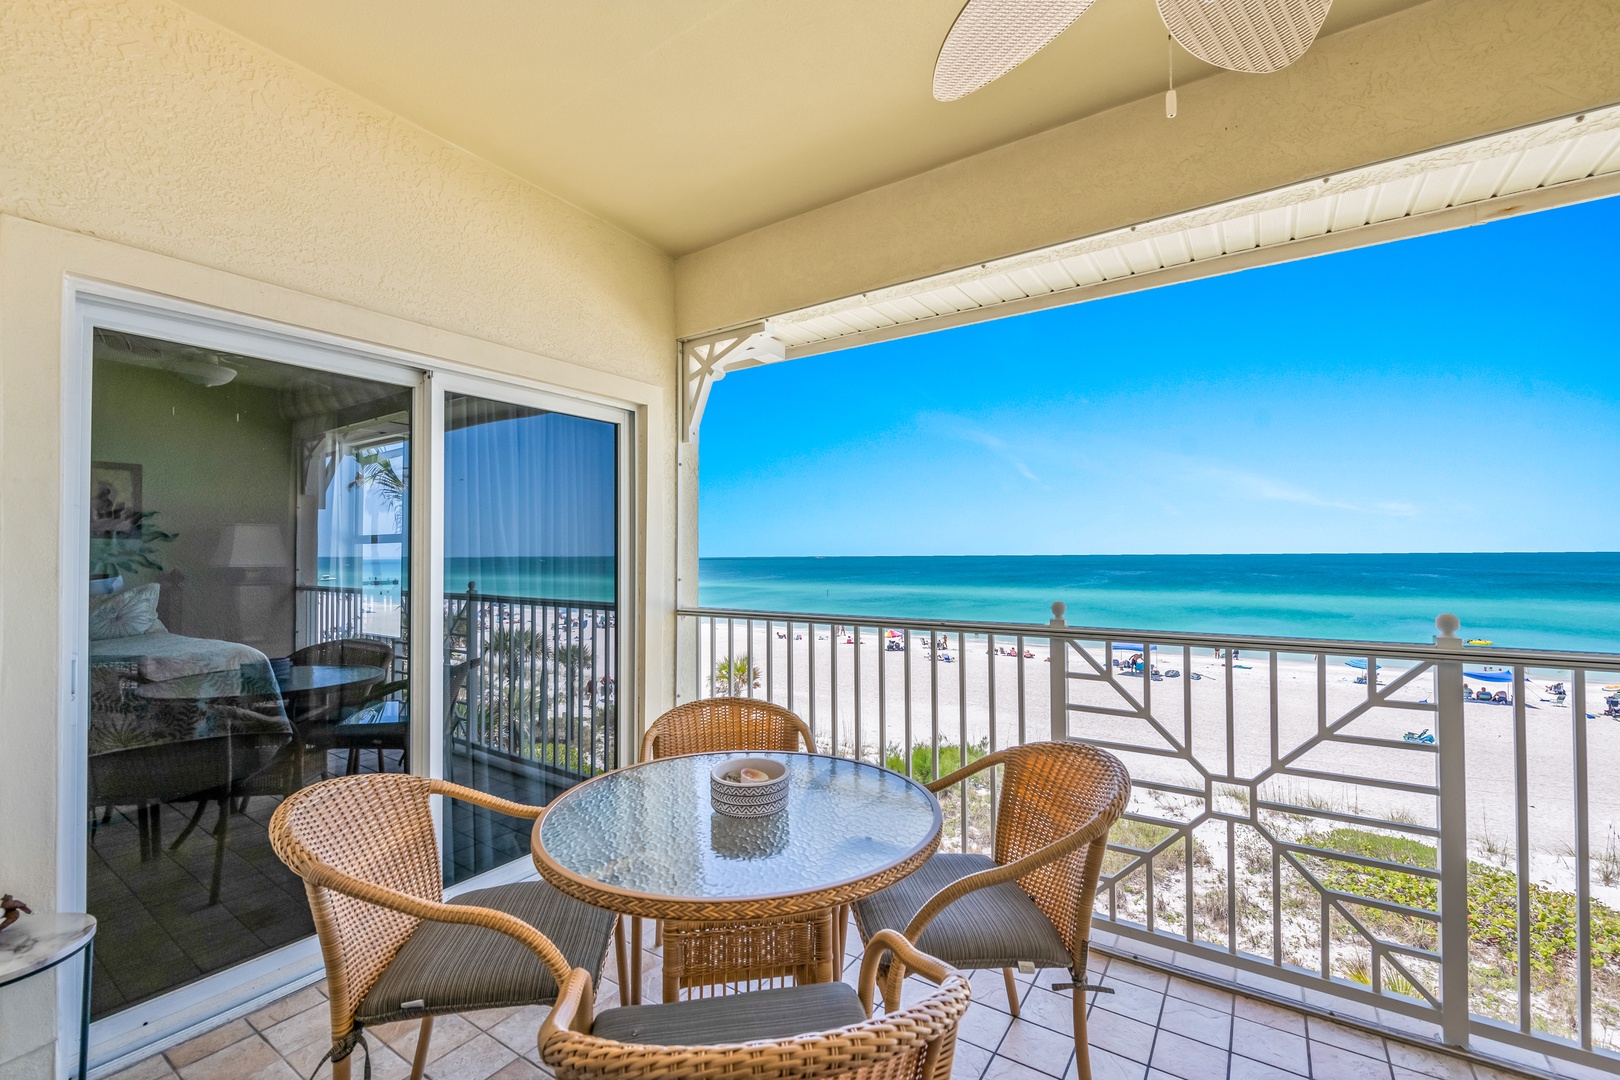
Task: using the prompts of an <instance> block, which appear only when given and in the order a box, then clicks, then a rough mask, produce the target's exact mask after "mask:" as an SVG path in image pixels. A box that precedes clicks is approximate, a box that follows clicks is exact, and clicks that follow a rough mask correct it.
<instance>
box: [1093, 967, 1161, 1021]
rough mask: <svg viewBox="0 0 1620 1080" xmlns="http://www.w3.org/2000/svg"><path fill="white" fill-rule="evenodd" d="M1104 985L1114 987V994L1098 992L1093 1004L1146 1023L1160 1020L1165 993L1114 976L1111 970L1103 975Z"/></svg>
mask: <svg viewBox="0 0 1620 1080" xmlns="http://www.w3.org/2000/svg"><path fill="white" fill-rule="evenodd" d="M1103 985H1104V986H1107V987H1111V988H1112V989H1113V991H1114V992H1113V993H1112V994H1098V995H1096V997H1095V998H1094V999H1093V1002H1092V1004H1093V1005H1094V1006H1095V1007H1096V1008H1099V1009H1107V1010H1108V1011H1109V1012H1116V1013H1120V1014H1121V1015H1123V1016H1129V1017H1132V1018H1134V1019H1137V1020H1140V1021H1142V1022H1143V1023H1146V1024H1156V1023H1158V1022H1159V1010H1160V1009H1161V1008H1163V1007H1164V995H1163V994H1161V993H1159V992H1158V991H1156V990H1149V989H1148V988H1147V987H1145V986H1139V985H1137V984H1136V983H1133V982H1123V981H1120V980H1118V979H1115V978H1114V974H1113V972H1112V971H1110V972H1109V973H1108V974H1107V975H1106V976H1104V977H1103Z"/></svg>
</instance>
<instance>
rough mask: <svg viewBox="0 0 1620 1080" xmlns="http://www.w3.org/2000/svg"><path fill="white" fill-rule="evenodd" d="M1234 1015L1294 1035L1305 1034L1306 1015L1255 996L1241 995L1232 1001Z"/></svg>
mask: <svg viewBox="0 0 1620 1080" xmlns="http://www.w3.org/2000/svg"><path fill="white" fill-rule="evenodd" d="M1232 1015H1233V1016H1239V1017H1242V1018H1243V1019H1245V1020H1253V1021H1254V1022H1255V1023H1257V1024H1265V1025H1266V1026H1267V1027H1274V1028H1276V1029H1278V1030H1279V1031H1286V1032H1289V1033H1290V1034H1293V1035H1304V1034H1305V1017H1303V1016H1301V1015H1300V1014H1299V1013H1297V1012H1291V1011H1289V1010H1288V1009H1284V1008H1282V1007H1281V1006H1278V1005H1272V1004H1271V1003H1270V1002H1265V1001H1256V1000H1255V999H1254V998H1246V997H1243V996H1241V995H1240V996H1239V997H1238V998H1237V999H1236V1000H1235V1001H1233V1002H1232Z"/></svg>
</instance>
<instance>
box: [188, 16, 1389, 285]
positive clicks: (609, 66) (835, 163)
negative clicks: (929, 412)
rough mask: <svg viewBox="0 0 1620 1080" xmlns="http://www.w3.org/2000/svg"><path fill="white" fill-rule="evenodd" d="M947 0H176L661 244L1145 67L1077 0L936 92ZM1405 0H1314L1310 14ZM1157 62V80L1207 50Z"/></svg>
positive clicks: (870, 179) (947, 155) (1003, 136)
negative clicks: (1069, 17) (956, 86)
mask: <svg viewBox="0 0 1620 1080" xmlns="http://www.w3.org/2000/svg"><path fill="white" fill-rule="evenodd" d="M962 2H963V0H456V2H454V3H446V2H444V0H277V2H275V3H265V2H264V0H184V3H185V6H187V7H189V8H191V9H192V10H194V11H196V12H198V13H199V14H201V15H204V16H206V17H208V18H210V19H213V20H215V21H217V22H219V23H221V24H223V25H224V26H226V27H228V28H230V29H232V30H234V31H236V32H237V33H239V34H241V35H242V36H244V37H246V38H249V39H250V40H253V41H255V42H257V43H259V44H260V45H262V46H264V47H266V48H268V49H270V50H272V51H274V52H277V53H279V54H281V55H283V56H285V57H287V58H289V59H291V60H293V61H294V62H296V63H298V64H301V65H303V66H304V67H307V68H309V69H311V70H313V71H315V72H317V73H318V74H320V75H322V76H324V77H326V78H328V79H330V80H332V81H333V82H335V83H337V84H339V85H341V86H344V87H346V88H348V89H350V90H352V91H355V92H356V93H358V94H360V95H361V96H363V97H365V98H368V99H370V100H371V101H373V102H376V103H377V104H378V105H381V106H382V107H384V108H386V109H388V110H389V111H391V112H394V113H397V114H398V115H400V116H403V117H405V118H407V119H409V120H411V121H413V122H415V123H417V124H420V125H421V126H422V127H424V128H426V129H427V130H429V131H431V132H433V133H434V134H436V135H438V136H440V137H441V138H444V139H446V140H448V141H450V142H452V143H455V144H457V145H459V146H461V147H463V148H465V149H466V150H468V151H470V152H471V153H473V154H476V155H478V156H479V157H482V158H484V159H486V160H488V161H490V162H492V163H494V164H496V165H498V166H500V167H502V168H504V169H507V170H509V171H511V172H512V173H515V174H516V175H518V176H521V177H523V178H524V179H526V180H528V181H530V182H532V183H534V184H536V185H538V186H539V187H542V188H544V189H546V190H547V191H550V192H552V193H554V194H556V195H558V196H560V197H562V198H564V199H567V200H569V201H570V202H572V203H574V204H576V205H578V206H580V207H583V208H584V209H586V210H588V211H590V212H592V213H594V214H597V215H599V216H601V217H603V218H605V219H607V220H609V221H612V222H614V223H616V224H618V225H620V226H621V227H623V228H625V229H626V230H628V231H629V232H631V233H634V234H635V235H637V236H640V237H642V238H644V239H646V240H648V241H649V242H651V243H653V244H655V245H657V246H658V247H660V248H662V249H664V250H666V251H669V252H670V253H672V254H683V253H685V252H688V251H693V250H696V249H699V248H703V247H706V246H708V245H710V244H713V243H716V242H718V241H720V240H723V239H726V238H728V237H730V236H734V235H737V234H739V233H742V232H746V231H748V230H750V229H753V228H756V227H758V226H760V225H764V224H767V223H769V222H772V221H776V220H779V219H781V218H785V217H790V216H792V215H794V214H797V213H800V212H802V211H804V210H808V209H811V208H813V207H816V206H820V205H823V204H825V203H829V202H833V201H835V200H837V199H841V198H844V197H846V196H848V195H852V194H854V193H856V192H859V191H863V190H866V189H868V188H871V187H875V186H878V185H880V184H884V183H887V182H889V181H892V180H896V179H899V178H901V177H904V176H910V175H913V174H915V173H918V172H922V171H925V170H927V169H930V168H934V167H936V166H939V165H942V164H945V163H947V162H950V161H952V160H954V159H957V158H960V157H965V156H967V155H969V154H973V153H976V152H978V151H981V150H986V149H989V148H990V147H993V146H997V145H1000V144H1002V143H1006V142H1010V141H1012V140H1015V139H1018V138H1021V137H1023V136H1025V135H1029V134H1032V133H1034V132H1036V131H1040V130H1043V129H1046V128H1049V127H1053V126H1055V125H1057V124H1061V123H1065V122H1067V121H1070V120H1074V119H1078V118H1079V117H1082V116H1085V115H1088V114H1091V113H1094V112H1098V111H1100V110H1103V109H1107V108H1109V107H1111V106H1114V105H1118V104H1121V103H1123V102H1126V101H1132V100H1135V99H1137V98H1141V97H1143V96H1145V95H1148V94H1152V93H1154V92H1156V91H1160V90H1162V89H1163V88H1164V85H1165V74H1166V73H1165V66H1166V60H1167V44H1168V43H1167V40H1166V35H1165V30H1164V25H1163V24H1162V23H1161V22H1160V21H1159V17H1158V15H1157V13H1156V12H1155V11H1154V8H1153V4H1152V2H1151V0H1099V2H1098V3H1097V4H1096V5H1095V6H1094V7H1093V8H1092V9H1091V11H1090V12H1088V13H1087V14H1086V15H1085V16H1084V17H1083V18H1082V19H1081V20H1080V21H1079V22H1077V23H1076V24H1075V25H1074V26H1073V27H1072V28H1071V29H1070V30H1069V32H1068V33H1066V34H1064V35H1063V36H1062V37H1060V38H1059V39H1058V40H1057V41H1056V42H1055V43H1054V44H1053V45H1051V46H1050V47H1048V48H1047V49H1046V50H1045V51H1044V52H1042V53H1040V54H1039V55H1037V56H1036V57H1035V58H1034V59H1033V60H1031V61H1030V62H1029V63H1027V64H1025V65H1024V66H1023V67H1021V68H1019V69H1018V70H1016V71H1014V72H1013V73H1012V74H1011V75H1009V76H1007V77H1006V78H1004V79H1002V80H1001V81H1000V82H997V83H995V84H993V85H991V86H990V87H988V88H986V89H985V90H982V91H980V92H979V93H977V94H974V95H973V96H972V97H969V98H967V99H965V100H963V101H959V102H955V103H952V104H948V105H945V104H940V103H939V102H937V101H935V100H934V99H933V97H932V96H931V93H930V85H931V73H932V70H933V62H934V57H935V54H936V53H937V51H938V49H939V44H940V41H941V40H942V39H943V38H944V35H945V32H946V31H947V30H948V29H949V28H950V25H951V21H952V20H953V19H954V18H955V16H956V13H957V11H958V10H959V9H960V7H961V5H962ZM1418 2H1419V0H1336V3H1335V4H1334V5H1333V9H1332V11H1331V13H1330V14H1329V17H1328V24H1327V26H1326V28H1325V29H1324V33H1332V32H1334V31H1337V30H1341V29H1344V28H1345V27H1348V26H1352V25H1355V24H1356V23H1359V22H1363V21H1365V20H1367V19H1370V18H1376V17H1378V16H1381V15H1385V14H1388V13H1390V12H1392V11H1396V10H1398V9H1401V8H1405V7H1411V6H1414V5H1415V4H1416V3H1418ZM1175 64H1176V71H1177V82H1178V84H1179V83H1181V82H1184V81H1190V80H1192V79H1195V78H1196V77H1197V76H1199V75H1201V74H1205V73H1207V72H1208V71H1209V69H1208V68H1205V67H1203V66H1202V65H1200V64H1199V63H1197V62H1196V61H1194V60H1193V59H1192V58H1191V57H1190V56H1188V55H1187V54H1186V53H1185V52H1182V51H1181V50H1180V49H1177V50H1176V60H1175ZM1252 77H1253V78H1265V76H1252ZM1180 108H1181V111H1182V113H1183V114H1185V113H1186V112H1188V111H1190V110H1194V109H1197V108H1198V95H1197V90H1196V88H1191V89H1189V90H1188V91H1186V92H1184V93H1182V95H1181V104H1180Z"/></svg>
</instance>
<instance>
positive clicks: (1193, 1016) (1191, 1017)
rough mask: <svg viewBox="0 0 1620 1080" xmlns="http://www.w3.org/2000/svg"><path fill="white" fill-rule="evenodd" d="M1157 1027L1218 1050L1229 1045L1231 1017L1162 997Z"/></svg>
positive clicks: (1185, 1002)
mask: <svg viewBox="0 0 1620 1080" xmlns="http://www.w3.org/2000/svg"><path fill="white" fill-rule="evenodd" d="M1159 1027H1160V1028H1161V1029H1163V1030H1165V1031H1174V1032H1175V1033H1176V1034H1178V1035H1185V1036H1187V1037H1188V1038H1189V1039H1197V1040H1198V1041H1199V1042H1202V1043H1208V1044H1209V1045H1211V1046H1218V1047H1220V1048H1221V1049H1222V1050H1226V1049H1230V1047H1231V1045H1232V1014H1231V1013H1229V1012H1222V1011H1221V1010H1220V1009H1212V1008H1210V1007H1209V1006H1207V1005H1200V1004H1198V1003H1197V1002H1196V1001H1186V1000H1184V999H1182V998H1178V997H1166V998H1165V999H1164V1009H1163V1011H1162V1012H1160V1013H1159Z"/></svg>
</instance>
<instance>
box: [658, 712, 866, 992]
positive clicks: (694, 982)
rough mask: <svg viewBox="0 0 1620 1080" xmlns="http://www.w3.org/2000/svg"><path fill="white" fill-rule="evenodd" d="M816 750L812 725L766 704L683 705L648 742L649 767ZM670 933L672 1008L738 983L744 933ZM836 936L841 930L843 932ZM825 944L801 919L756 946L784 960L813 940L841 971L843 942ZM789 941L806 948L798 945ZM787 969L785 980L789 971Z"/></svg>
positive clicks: (667, 967)
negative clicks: (687, 759) (680, 1000)
mask: <svg viewBox="0 0 1620 1080" xmlns="http://www.w3.org/2000/svg"><path fill="white" fill-rule="evenodd" d="M815 749H816V740H815V736H814V735H812V734H811V733H810V726H809V725H808V724H806V723H805V722H804V721H803V720H801V719H799V717H798V716H796V715H795V714H794V713H792V712H789V711H788V710H787V709H784V708H782V707H781V706H780V705H773V704H771V703H770V702H769V701H762V700H760V699H758V698H746V697H716V698H700V699H699V700H697V701H689V702H687V703H686V704H684V705H677V706H675V708H673V709H670V710H669V711H668V712H666V713H664V714H663V715H662V716H660V717H659V718H658V719H657V720H655V721H653V723H652V726H651V727H649V728H648V729H647V734H646V735H645V736H643V737H642V740H641V760H642V761H653V760H655V759H657V758H666V757H674V756H675V755H677V754H717V753H725V752H730V751H738V750H765V751H770V750H779V751H785V752H788V753H794V752H798V751H801V750H802V751H804V752H807V753H814V752H815ZM838 916H842V917H843V922H844V923H845V924H847V923H848V921H849V918H848V912H846V911H839V912H837V913H836V915H835V920H836V919H837V917H838ZM669 930H670V927H669V926H668V925H667V924H664V923H659V924H658V926H657V929H656V930H655V932H654V933H655V938H654V944H656V945H662V946H663V948H664V975H665V979H664V983H665V985H664V1000H665V1001H673V1000H674V999H675V995H676V994H678V993H679V991H680V990H681V989H687V990H691V989H694V988H699V987H705V986H725V985H727V984H729V983H731V982H733V981H734V979H733V978H730V977H728V975H730V974H732V973H734V970H735V969H734V968H732V966H731V965H730V963H729V962H728V961H727V960H726V957H727V954H728V953H729V952H730V951H732V950H731V948H728V946H727V945H726V944H725V940H726V939H730V938H736V937H737V935H738V931H739V928H738V927H734V926H719V925H715V926H709V925H707V924H703V923H678V924H676V925H675V927H674V934H673V936H671V935H670V934H669ZM834 933H835V934H837V933H839V931H838V930H837V929H835V930H834ZM783 935H785V937H783V940H781V941H776V940H775V937H782V936H783ZM639 937H640V935H639V933H638V934H633V935H632V938H633V939H634V940H636V941H639ZM822 937H823V935H822V934H820V933H819V932H818V931H817V928H815V927H814V926H812V927H811V928H810V929H809V930H808V931H807V930H806V929H805V926H804V920H802V919H795V920H789V921H788V922H787V924H785V925H783V926H782V927H781V928H780V929H779V930H778V929H774V928H772V927H768V926H764V925H762V926H760V927H758V928H754V929H753V935H752V938H751V940H753V941H754V942H755V945H756V947H757V948H759V949H761V950H763V951H764V952H766V953H780V954H781V955H783V956H788V955H793V954H794V953H796V952H802V944H803V943H804V942H806V941H809V942H812V943H813V947H814V948H816V949H821V948H825V947H827V946H829V945H830V946H832V947H833V948H834V949H835V952H836V955H835V956H833V957H827V958H824V959H828V960H830V961H831V962H834V963H835V965H836V962H837V961H838V960H839V959H840V958H841V957H842V954H843V947H844V943H843V940H842V937H839V938H838V940H836V941H834V942H826V943H823V941H822ZM788 938H791V939H792V940H793V941H794V942H796V943H798V945H797V946H790V945H789V943H788V940H787V939H788ZM739 940H747V939H739ZM818 959H823V958H819V957H818ZM711 961H712V962H711ZM782 970H783V971H784V973H785V972H786V967H783V969H782Z"/></svg>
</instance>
